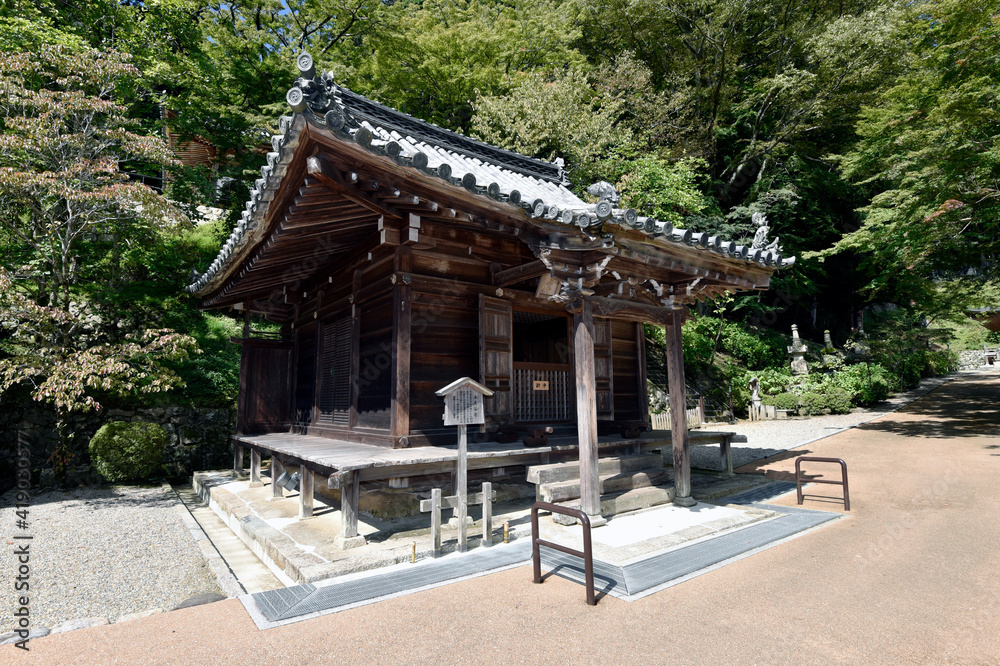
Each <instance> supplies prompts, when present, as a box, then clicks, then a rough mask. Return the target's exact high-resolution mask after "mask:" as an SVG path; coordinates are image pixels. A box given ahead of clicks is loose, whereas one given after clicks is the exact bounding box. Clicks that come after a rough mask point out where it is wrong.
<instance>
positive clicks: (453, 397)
mask: <svg viewBox="0 0 1000 666" xmlns="http://www.w3.org/2000/svg"><path fill="white" fill-rule="evenodd" d="M435 395H437V396H439V397H442V398H444V424H445V425H446V426H449V425H457V426H458V466H457V469H456V474H455V479H456V481H455V485H456V486H457V487H456V489H455V495H456V497H457V498H458V507H457V509H458V551H459V552H460V553H464V552H465V551H466V549H467V547H468V527H467V525H466V524H465V520H466V517H467V516H468V514H469V487H468V473H469V454H468V438H467V436H466V426H469V425H482V424H483V423H486V415H485V412H484V411H483V396H484V395H485V396H490V395H493V391H491V390H490V389H488V388H486V387H485V386H483V385H482V384H480V383H479V382H477V381H475V380H474V379H472V378H471V377H462V378H461V379H458V380H455V381H453V382H452V383H451V384H448V385H447V386H445V387H444V388H443V389H440V390H439V391H436V392H435Z"/></svg>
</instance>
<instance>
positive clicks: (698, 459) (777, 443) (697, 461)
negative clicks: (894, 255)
mask: <svg viewBox="0 0 1000 666" xmlns="http://www.w3.org/2000/svg"><path fill="white" fill-rule="evenodd" d="M997 371H998V369H997V368H996V367H984V368H980V369H976V370H963V371H961V372H956V373H952V374H951V375H948V376H947V377H932V378H929V379H925V380H923V381H922V382H921V383H920V386H919V387H917V388H915V389H913V390H910V391H906V392H904V393H900V394H897V395H895V396H893V397H892V398H890V399H889V400H887V401H886V402H883V403H881V404H880V405H877V406H875V407H870V408H859V409H855V410H854V411H853V412H851V413H850V414H829V415H826V416H813V417H795V418H791V419H782V420H780V421H779V420H775V421H754V422H750V421H740V422H739V423H735V424H728V423H713V424H708V425H706V426H705V427H704V428H702V429H703V430H721V431H726V432H735V433H737V434H740V435H746V438H747V441H746V442H739V443H734V444H732V448H731V455H732V457H733V468H736V467H740V466H741V465H746V464H748V463H751V462H753V461H755V460H762V459H764V458H769V457H771V456H773V455H775V454H777V453H781V452H782V451H787V450H789V449H794V448H796V447H799V446H802V445H804V444H806V443H807V442H811V441H813V440H815V439H817V438H820V437H826V436H828V435H832V434H834V433H837V432H840V431H841V430H844V429H846V428H851V427H854V426H856V425H860V424H862V423H866V422H868V421H871V420H872V419H877V418H879V417H880V416H884V415H885V414H887V413H889V412H891V411H894V410H896V409H899V408H900V407H902V406H903V405H907V404H909V403H911V402H913V401H914V400H916V399H917V398H919V397H920V396H922V395H926V394H927V393H929V392H930V391H933V390H934V389H936V388H937V387H939V386H941V384H943V383H945V382H946V381H949V380H951V379H956V378H958V377H962V376H966V375H974V374H983V373H986V374H989V373H994V374H995V373H996V372H997ZM691 466H692V467H696V468H700V469H710V470H716V471H721V470H722V464H721V463H720V461H719V447H718V445H715V446H693V447H691Z"/></svg>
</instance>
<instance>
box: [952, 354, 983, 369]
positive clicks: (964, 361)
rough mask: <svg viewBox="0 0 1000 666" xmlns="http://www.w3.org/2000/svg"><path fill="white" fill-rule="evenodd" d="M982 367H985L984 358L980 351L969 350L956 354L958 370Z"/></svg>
mask: <svg viewBox="0 0 1000 666" xmlns="http://www.w3.org/2000/svg"><path fill="white" fill-rule="evenodd" d="M983 365H986V356H985V355H984V354H983V350H982V349H971V350H969V351H963V352H959V353H958V369H959V370H975V369H976V368H978V367H981V366H983Z"/></svg>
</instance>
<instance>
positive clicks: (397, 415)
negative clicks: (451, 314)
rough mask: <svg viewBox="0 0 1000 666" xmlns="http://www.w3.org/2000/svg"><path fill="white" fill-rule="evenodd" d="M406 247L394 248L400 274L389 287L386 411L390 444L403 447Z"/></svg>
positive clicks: (407, 361) (407, 383) (407, 339)
mask: <svg viewBox="0 0 1000 666" xmlns="http://www.w3.org/2000/svg"><path fill="white" fill-rule="evenodd" d="M411 261H412V258H411V251H410V248H409V247H400V248H398V249H397V250H396V258H395V268H396V270H397V271H398V272H400V273H402V276H401V277H400V279H399V280H398V281H397V282H396V283H395V285H394V286H393V289H392V303H393V311H394V313H393V316H392V366H391V367H392V371H391V386H392V405H391V411H390V414H389V417H390V425H389V427H390V429H391V433H392V435H393V445H394V446H396V447H401V448H402V447H406V446H408V445H409V442H408V436H409V434H410V325H411V320H412V317H411V302H410V301H411V289H410V284H409V282H410V275H409V271H410V266H411Z"/></svg>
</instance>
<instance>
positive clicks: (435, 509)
mask: <svg viewBox="0 0 1000 666" xmlns="http://www.w3.org/2000/svg"><path fill="white" fill-rule="evenodd" d="M431 539H432V553H431V554H432V555H433V556H434V557H440V556H441V489H440V488H433V489H432V490H431Z"/></svg>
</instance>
